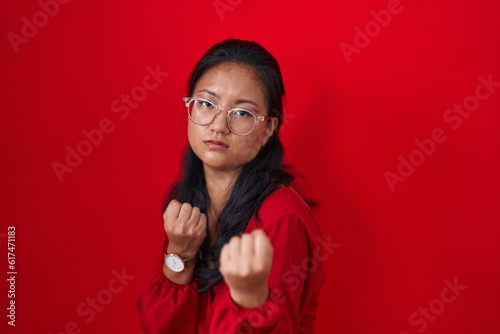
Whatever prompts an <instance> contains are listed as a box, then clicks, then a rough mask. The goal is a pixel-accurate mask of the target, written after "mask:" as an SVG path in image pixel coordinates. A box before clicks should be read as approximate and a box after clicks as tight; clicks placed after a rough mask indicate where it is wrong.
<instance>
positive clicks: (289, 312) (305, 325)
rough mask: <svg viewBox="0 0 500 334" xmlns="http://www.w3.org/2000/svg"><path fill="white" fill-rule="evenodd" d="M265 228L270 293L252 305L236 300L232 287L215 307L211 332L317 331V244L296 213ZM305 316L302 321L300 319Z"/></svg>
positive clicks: (319, 272) (222, 333)
mask: <svg viewBox="0 0 500 334" xmlns="http://www.w3.org/2000/svg"><path fill="white" fill-rule="evenodd" d="M265 231H266V233H267V235H268V237H269V238H270V240H271V243H272V245H273V248H274V255H273V262H272V268H271V273H270V276H269V280H268V285H269V291H270V293H269V297H268V299H267V300H266V302H265V303H264V304H263V305H262V306H260V307H258V308H253V309H248V308H243V307H240V306H238V305H237V304H236V303H234V302H233V300H232V299H231V297H230V295H229V289H227V291H226V295H225V296H222V297H221V298H225V300H224V301H223V302H220V303H218V307H217V308H215V309H214V315H213V318H212V322H211V326H210V329H211V330H210V333H216V334H228V333H252V334H259V333H273V334H278V333H287V334H290V333H299V326H300V330H301V333H314V322H315V317H316V308H317V300H316V298H317V293H318V291H319V286H320V281H321V280H320V276H321V273H322V271H321V269H322V268H321V263H319V262H318V261H317V260H316V259H315V258H314V257H313V253H314V244H313V242H312V240H311V239H310V238H309V237H308V235H307V233H306V230H305V228H304V225H303V224H302V222H301V221H300V220H299V219H298V218H297V217H295V216H285V217H282V218H280V219H278V220H277V221H275V222H274V223H272V224H271V225H269V226H268V227H267V228H265ZM301 320H302V321H301Z"/></svg>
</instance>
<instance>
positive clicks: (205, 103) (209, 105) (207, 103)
mask: <svg viewBox="0 0 500 334" xmlns="http://www.w3.org/2000/svg"><path fill="white" fill-rule="evenodd" d="M196 102H197V103H198V104H199V105H200V107H203V108H206V109H212V108H213V107H214V105H213V104H212V102H210V101H207V100H197V101H196Z"/></svg>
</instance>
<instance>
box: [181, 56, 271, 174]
mask: <svg viewBox="0 0 500 334" xmlns="http://www.w3.org/2000/svg"><path fill="white" fill-rule="evenodd" d="M193 97H197V98H204V99H207V100H210V101H212V102H213V103H214V104H216V105H219V106H224V110H222V111H221V112H220V113H219V114H218V115H217V117H216V118H215V120H214V121H213V122H212V123H210V124H209V125H205V126H200V125H197V124H195V123H193V122H191V121H188V139H189V144H190V145H191V148H192V149H193V151H194V153H195V154H196V155H197V156H198V157H199V158H200V159H201V161H203V164H204V167H205V168H207V167H208V168H213V169H215V170H225V171H234V170H240V169H241V168H242V167H243V166H244V165H245V164H247V163H248V162H250V161H251V160H252V159H253V158H255V156H257V154H258V153H259V151H260V149H261V148H262V147H263V146H264V145H265V144H266V142H267V140H268V139H269V138H270V137H271V135H272V134H273V131H274V129H275V128H276V126H277V123H278V121H277V119H276V118H272V119H271V120H270V121H264V122H259V123H258V124H257V126H256V127H255V128H254V129H253V130H252V132H250V133H249V134H248V135H245V136H239V135H236V134H234V133H232V132H231V131H230V130H229V128H228V126H227V123H226V115H227V110H228V109H232V108H235V107H242V108H246V109H250V110H252V111H254V112H255V113H257V114H259V115H262V116H267V106H266V102H265V98H264V91H263V89H262V87H261V84H260V82H259V80H258V79H257V78H256V76H255V73H254V72H253V71H252V70H250V69H249V68H247V67H244V66H241V65H238V64H233V63H223V64H220V65H218V66H215V67H214V68H212V69H211V70H209V71H208V72H207V73H205V74H204V75H203V76H202V77H201V78H200V80H199V81H198V83H197V85H196V88H195V90H194V92H193Z"/></svg>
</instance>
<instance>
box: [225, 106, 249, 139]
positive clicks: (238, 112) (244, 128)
mask: <svg viewBox="0 0 500 334" xmlns="http://www.w3.org/2000/svg"><path fill="white" fill-rule="evenodd" d="M228 117H229V128H230V129H231V131H233V132H234V133H236V134H238V135H246V134H248V133H250V131H252V130H253V128H254V127H255V115H254V114H252V113H251V112H250V111H248V110H245V109H233V110H232V111H231V112H230V113H229V115H228Z"/></svg>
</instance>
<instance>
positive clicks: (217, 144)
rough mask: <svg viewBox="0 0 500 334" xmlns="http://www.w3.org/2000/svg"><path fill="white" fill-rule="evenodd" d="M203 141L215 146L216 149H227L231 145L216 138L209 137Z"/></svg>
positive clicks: (212, 146) (209, 145)
mask: <svg viewBox="0 0 500 334" xmlns="http://www.w3.org/2000/svg"><path fill="white" fill-rule="evenodd" d="M203 142H204V143H205V145H207V146H208V147H211V148H215V149H226V148H228V147H229V145H228V144H226V143H224V142H223V141H220V140H215V139H209V140H205V141H203Z"/></svg>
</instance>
